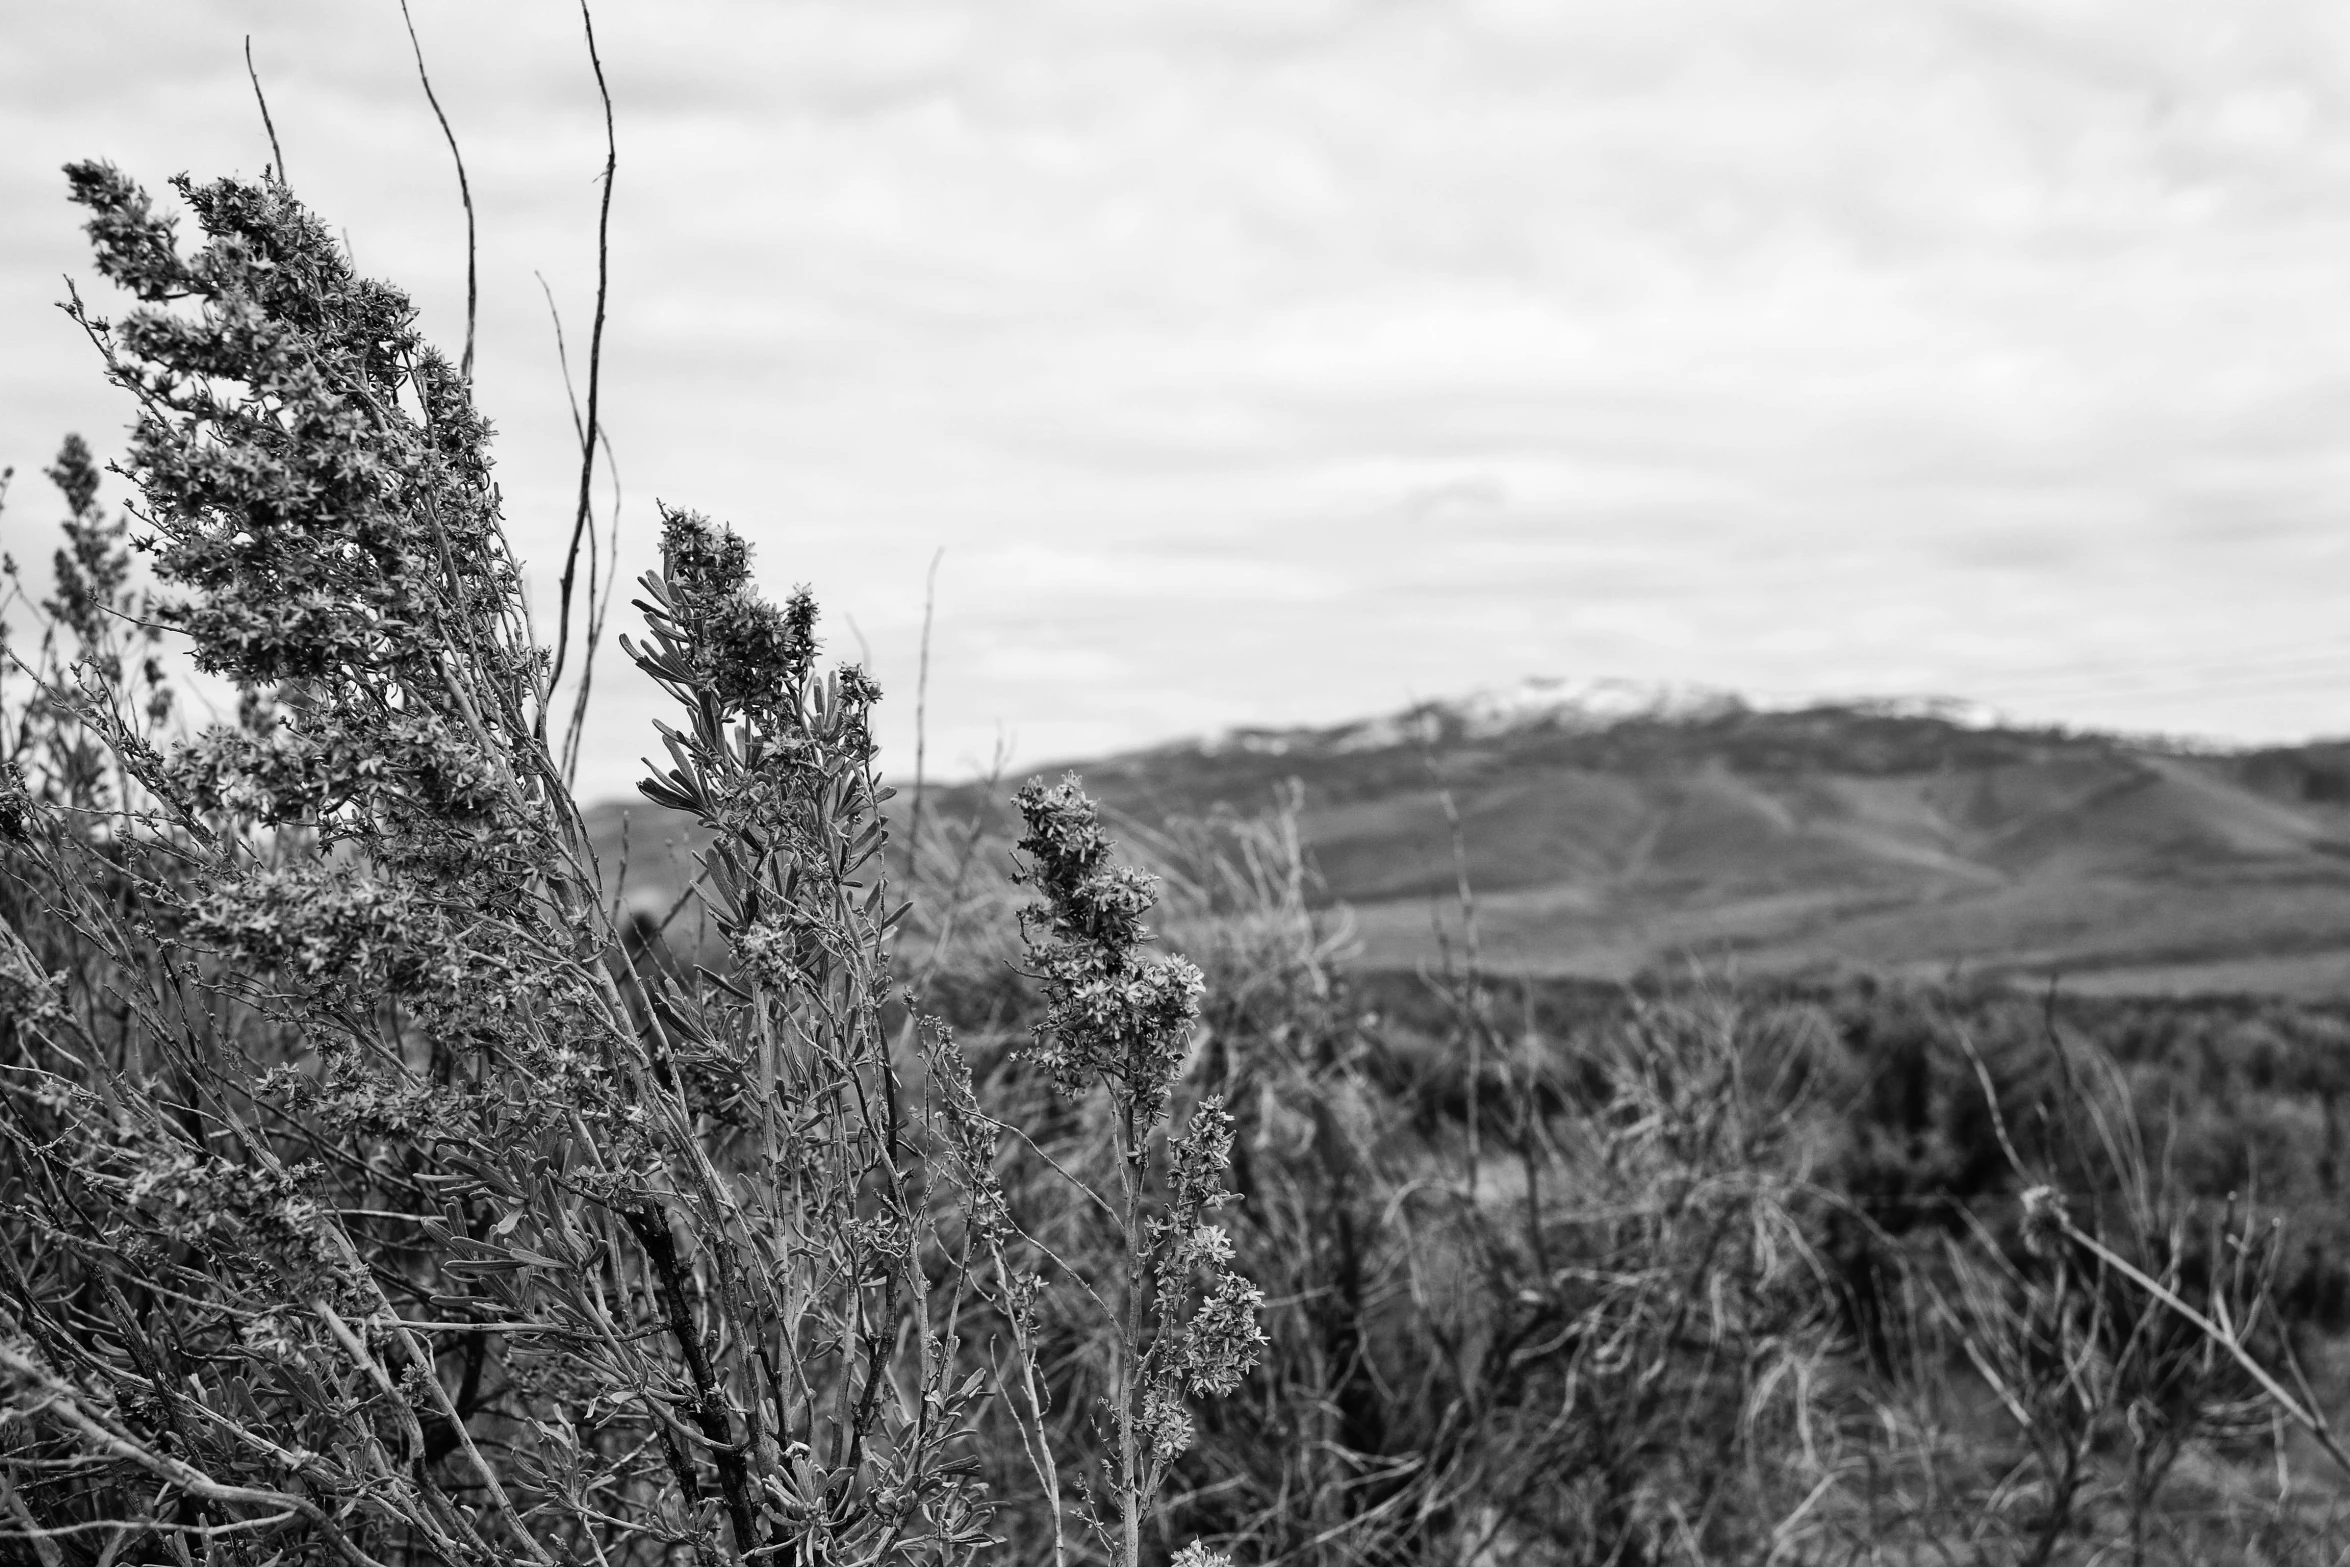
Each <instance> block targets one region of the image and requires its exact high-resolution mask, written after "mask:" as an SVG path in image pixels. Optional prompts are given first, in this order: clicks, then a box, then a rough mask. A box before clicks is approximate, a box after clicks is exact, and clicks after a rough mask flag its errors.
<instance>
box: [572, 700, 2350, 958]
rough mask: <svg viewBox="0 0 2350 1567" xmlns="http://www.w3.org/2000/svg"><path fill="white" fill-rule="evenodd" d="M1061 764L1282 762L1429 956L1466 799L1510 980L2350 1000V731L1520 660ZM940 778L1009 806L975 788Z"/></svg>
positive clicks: (1358, 884) (1253, 773)
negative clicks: (1459, 689) (2066, 725)
mask: <svg viewBox="0 0 2350 1567" xmlns="http://www.w3.org/2000/svg"><path fill="white" fill-rule="evenodd" d="M1062 771H1075V772H1077V773H1079V774H1081V775H1082V776H1083V777H1084V779H1085V782H1086V786H1087V788H1088V789H1089V790H1090V791H1092V792H1093V793H1094V794H1095V795H1096V796H1098V797H1099V798H1101V799H1102V800H1103V801H1104V802H1105V804H1106V805H1107V806H1108V807H1109V808H1110V809H1111V810H1112V811H1113V812H1114V813H1117V814H1119V815H1122V816H1124V817H1126V818H1127V819H1129V820H1131V821H1134V822H1137V823H1140V824H1144V825H1155V824H1158V823H1161V822H1164V821H1166V820H1167V819H1169V818H1172V817H1178V816H1196V815H1201V814H1204V813H1206V812H1208V811H1210V810H1212V809H1214V808H1215V807H1217V806H1219V805H1228V806H1232V807H1235V808H1238V809H1241V810H1244V811H1246V810H1258V809H1263V808H1265V807H1267V806H1269V805H1270V804H1271V803H1272V801H1273V800H1274V798H1275V797H1276V792H1277V791H1280V790H1283V789H1286V788H1287V787H1289V785H1290V782H1291V781H1292V780H1294V781H1295V783H1296V785H1297V787H1298V788H1299V789H1300V790H1301V791H1302V794H1301V798H1302V801H1303V809H1302V814H1301V822H1300V825H1301V830H1302V832H1303V836H1304V838H1305V840H1306V843H1307V845H1308V847H1309V849H1310V851H1311V853H1312V855H1313V857H1314V860H1315V863H1316V866H1317V868H1318V870H1319V871H1320V873H1321V876H1322V878H1323V880H1324V882H1325V883H1326V885H1327V888H1328V893H1329V896H1330V898H1331V899H1332V901H1333V902H1336V903H1343V904H1344V905H1346V906H1347V908H1348V909H1349V910H1350V911H1351V917H1352V919H1353V921H1354V923H1355V927H1356V930H1357V933H1358V936H1359V938H1360V940H1361V943H1362V958H1361V961H1363V962H1364V963H1367V964H1370V965H1373V966H1378V967H1409V966H1413V965H1416V964H1420V963H1425V962H1428V961H1430V960H1432V959H1433V958H1435V957H1436V956H1437V954H1438V951H1439V945H1438V934H1437V932H1438V928H1439V925H1440V924H1442V923H1445V922H1448V921H1450V922H1453V923H1456V924H1457V910H1456V909H1455V908H1454V907H1453V905H1454V903H1455V901H1456V899H1455V887H1456V878H1455V861H1454V849H1453V840H1452V834H1451V830H1450V827H1449V825H1448V822H1447V817H1446V812H1445V808H1444V796H1446V795H1449V796H1450V799H1451V803H1452V806H1453V808H1454V810H1455V812H1456V813H1457V815H1458V817H1459V820H1460V823H1461V850H1462V854H1463V857H1464V860H1465V863H1466V866H1467V869H1468V872H1469V876H1470V880H1471V882H1472V884H1473V886H1474V887H1475V889H1476V893H1477V901H1478V913H1479V923H1480V936H1481V944H1482V948H1483V951H1484V954H1485V957H1486V960H1487V961H1488V962H1489V963H1490V964H1491V965H1493V966H1494V967H1496V968H1497V969H1501V970H1509V971H1517V972H1524V973H1529V974H1544V975H1573V976H1580V977H1587V978H1628V977H1631V976H1633V975H1637V974H1640V973H1643V972H1653V971H1656V970H1659V969H1670V968H1674V967H1677V966H1681V965H1685V964H1689V963H1692V962H1694V963H1696V964H1698V965H1700V966H1702V967H1703V968H1705V969H1707V970H1709V971H1713V972H1738V973H1749V974H1752V973H1790V972H1803V971H1818V970H1829V969H1840V968H1864V969H1869V970H1876V971H1890V972H1895V973H1903V974H1912V975H1921V976H1923V975H1942V974H1946V973H1949V972H1951V971H1953V970H1956V971H1961V972H1968V973H1974V974H1977V975H1983V976H1991V977H2007V978H2012V979H2015V980H2018V981H2022V982H2030V983H2035V984H2036V983H2041V982H2044V981H2045V980H2047V979H2049V978H2061V979H2062V980H2063V981H2064V982H2065V983H2066V984H2067V985H2068V987H2070V988H2075V989H2081V990H2089V991H2100V992H2108V993H2162V992H2193V991H2239V992H2255V993H2273V994H2291V995H2303V996H2307V995H2350V742H2321V743H2313V744H2309V745H2299V746H2273V747H2264V748H2256V749H2243V750H2226V749H2220V748H2215V747H2205V746H2200V745H2192V744H2185V743H2180V742H2175V741H2169V740H2163V739H2158V738H2149V737H2132V736H2123V735H2111V734H2099V733H2091V732H2078V731H2070V730H2063V729H2054V728H2046V729H2035V728H2026V727H2021V726H2015V725H2012V724H2008V723H2004V722H2002V721H2001V720H2000V719H1999V718H1998V716H1997V715H1995V714H1992V713H1990V712H1988V711H1987V710H1985V709H1982V708H1980V707H1979V706H1975V705H1972V704H1965V703H1952V702H1941V701H1935V700H1916V701H1894V702H1884V701H1868V702H1828V703H1809V704H1800V705H1799V704H1778V705H1767V706H1766V705H1760V704H1756V703H1753V702H1750V701H1747V700H1744V699H1742V698H1740V697H1738V696H1737V695H1735V694H1733V693H1730V692H1727V691H1721V690H1715V689H1710V688H1702V687H1642V686H1635V685H1631V684H1628V683H1624V682H1605V681H1593V682H1581V683H1576V682H1564V681H1530V682H1526V683H1525V684H1523V685H1521V686H1517V687H1512V688H1507V689H1505V690H1503V691H1499V692H1486V693H1478V694H1474V695H1471V696H1467V697H1461V698H1454V699H1450V700H1446V701H1431V702H1422V703H1417V704H1414V705H1413V706H1412V707H1410V708H1407V709H1405V710H1404V711H1403V712H1400V713H1395V714H1390V715H1385V716H1383V717H1379V718H1372V719H1365V720H1360V721H1356V722H1353V723H1346V724H1338V725H1330V726H1323V727H1300V728H1294V729H1240V730H1235V731H1231V732H1230V733H1228V734H1224V735H1219V736H1216V737H1213V738H1209V739H1202V740H1193V741H1184V742H1179V743H1175V744H1170V745H1162V746H1155V747H1151V748H1149V749H1147V750H1142V751H1137V752H1132V753H1128V754H1124V755H1120V756H1112V757H1106V758H1101V759H1098V760H1095V761H1092V762H1084V763H1077V764H1073V765H1070V766H1065V767H1062V766H1056V767H1044V768H1034V769H1023V770H1022V772H1021V775H1020V776H1022V777H1025V776H1027V775H1028V774H1029V773H1031V772H1035V773H1043V774H1046V775H1057V774H1058V773H1060V772H1062ZM1010 782H1011V781H1009V780H1008V781H1007V783H1006V787H1005V789H1004V790H1003V791H1000V792H1006V793H1008V792H1009V787H1010ZM933 799H934V801H935V802H936V805H937V808H938V809H940V810H941V811H946V812H953V813H957V814H962V813H967V812H971V811H980V812H982V813H992V819H994V820H995V821H997V822H998V823H999V824H1000V825H1003V826H1007V827H1008V825H1009V824H1008V821H1006V820H1005V818H1004V814H1003V807H1002V804H1001V802H1000V801H990V800H986V799H983V798H982V797H981V792H980V790H979V788H978V786H974V785H968V784H965V785H958V786H955V787H951V788H944V789H937V790H935V791H934V793H933ZM609 809H610V808H607V810H609ZM646 809H649V808H645V807H640V812H641V811H642V810H646Z"/></svg>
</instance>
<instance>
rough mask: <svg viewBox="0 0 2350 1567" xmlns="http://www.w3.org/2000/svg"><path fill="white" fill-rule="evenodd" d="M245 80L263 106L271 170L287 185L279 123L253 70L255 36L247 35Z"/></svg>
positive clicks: (263, 125)
mask: <svg viewBox="0 0 2350 1567" xmlns="http://www.w3.org/2000/svg"><path fill="white" fill-rule="evenodd" d="M245 79H246V80H247V81H250V82H251V83H252V84H253V101H254V102H255V103H257V104H259V105H261V128H262V129H263V130H265V131H267V132H269V163H270V169H271V171H272V172H273V173H275V174H276V175H277V182H278V184H280V185H283V184H285V183H286V154H285V149H283V148H282V147H280V146H278V144H277V122H276V121H275V120H273V119H271V118H270V117H269V99H268V98H267V97H265V96H263V94H262V91H261V73H260V72H259V71H256V70H255V69H253V35H252V34H251V33H247V34H246V35H245Z"/></svg>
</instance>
